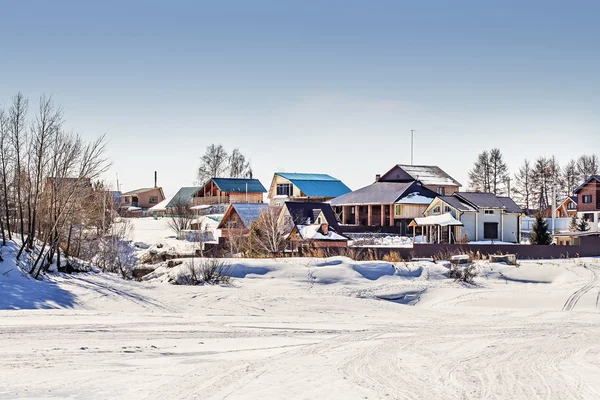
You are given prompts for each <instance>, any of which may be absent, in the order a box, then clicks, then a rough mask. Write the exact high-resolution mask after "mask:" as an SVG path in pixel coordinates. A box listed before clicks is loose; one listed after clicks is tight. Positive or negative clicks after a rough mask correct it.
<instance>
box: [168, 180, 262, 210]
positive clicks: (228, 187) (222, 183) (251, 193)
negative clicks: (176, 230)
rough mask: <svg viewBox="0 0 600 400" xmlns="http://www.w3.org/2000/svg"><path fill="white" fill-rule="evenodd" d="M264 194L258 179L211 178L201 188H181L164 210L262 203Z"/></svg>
mask: <svg viewBox="0 0 600 400" xmlns="http://www.w3.org/2000/svg"><path fill="white" fill-rule="evenodd" d="M266 192H267V190H266V189H265V187H264V186H263V184H262V183H260V181H259V180H258V179H246V178H211V179H209V180H208V181H206V183H204V184H203V185H201V186H188V187H182V188H181V189H179V191H178V192H177V194H175V196H173V198H172V199H171V200H170V201H169V203H168V204H167V205H166V206H165V208H166V209H167V210H168V209H174V208H177V207H178V206H181V205H184V206H187V207H189V208H191V209H194V210H200V209H204V208H206V209H212V208H214V207H213V206H227V205H229V204H231V203H262V202H263V195H264V194H265V193H266ZM220 208H223V209H224V207H220ZM213 211H218V210H216V209H215V210H213Z"/></svg>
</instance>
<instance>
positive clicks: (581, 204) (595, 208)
mask: <svg viewBox="0 0 600 400" xmlns="http://www.w3.org/2000/svg"><path fill="white" fill-rule="evenodd" d="M573 193H574V194H575V195H576V196H577V217H578V218H583V219H586V220H587V221H588V223H589V225H590V228H591V230H592V231H600V175H592V176H590V177H589V178H588V179H586V181H585V182H584V183H583V184H582V185H580V186H579V187H578V188H577V189H575V190H574V191H573Z"/></svg>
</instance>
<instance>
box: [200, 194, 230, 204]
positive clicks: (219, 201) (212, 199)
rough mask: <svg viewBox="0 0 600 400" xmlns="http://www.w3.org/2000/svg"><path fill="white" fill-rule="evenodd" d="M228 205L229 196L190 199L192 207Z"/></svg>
mask: <svg viewBox="0 0 600 400" xmlns="http://www.w3.org/2000/svg"><path fill="white" fill-rule="evenodd" d="M229 203H230V200H229V196H207V197H194V198H193V199H192V206H203V205H213V204H229Z"/></svg>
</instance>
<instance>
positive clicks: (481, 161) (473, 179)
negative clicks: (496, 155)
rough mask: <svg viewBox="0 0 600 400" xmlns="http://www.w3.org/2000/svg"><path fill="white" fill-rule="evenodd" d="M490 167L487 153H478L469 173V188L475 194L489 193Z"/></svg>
mask: <svg viewBox="0 0 600 400" xmlns="http://www.w3.org/2000/svg"><path fill="white" fill-rule="evenodd" d="M490 173H491V165H490V156H489V153H488V152H487V151H484V152H482V153H480V154H479V155H478V156H477V160H476V161H475V163H474V164H473V169H471V170H470V171H469V187H470V188H471V190H473V191H475V192H489V191H490V190H491V182H490V181H491V179H490Z"/></svg>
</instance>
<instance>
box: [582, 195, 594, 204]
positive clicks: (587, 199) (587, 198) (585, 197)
mask: <svg viewBox="0 0 600 400" xmlns="http://www.w3.org/2000/svg"><path fill="white" fill-rule="evenodd" d="M581 200H582V201H583V202H584V203H585V204H589V203H591V202H592V195H591V194H586V195H583V197H582V199H581Z"/></svg>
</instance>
